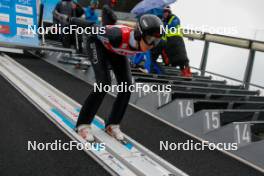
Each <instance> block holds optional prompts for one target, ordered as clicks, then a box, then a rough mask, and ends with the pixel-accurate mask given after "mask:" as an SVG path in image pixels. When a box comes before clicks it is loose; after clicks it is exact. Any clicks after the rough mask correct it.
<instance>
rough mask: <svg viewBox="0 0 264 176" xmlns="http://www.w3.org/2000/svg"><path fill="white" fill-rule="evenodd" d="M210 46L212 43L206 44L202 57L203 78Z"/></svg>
mask: <svg viewBox="0 0 264 176" xmlns="http://www.w3.org/2000/svg"><path fill="white" fill-rule="evenodd" d="M209 45H210V43H209V42H208V41H205V42H204V48H203V55H202V60H201V64H200V70H201V76H204V75H205V71H206V65H207V59H208V52H209Z"/></svg>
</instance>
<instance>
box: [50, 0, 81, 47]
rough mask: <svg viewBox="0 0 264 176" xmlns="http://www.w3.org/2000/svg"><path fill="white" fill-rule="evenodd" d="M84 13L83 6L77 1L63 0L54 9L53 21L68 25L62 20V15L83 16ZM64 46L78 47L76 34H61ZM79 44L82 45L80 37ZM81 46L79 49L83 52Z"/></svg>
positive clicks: (64, 25)
mask: <svg viewBox="0 0 264 176" xmlns="http://www.w3.org/2000/svg"><path fill="white" fill-rule="evenodd" d="M83 14H84V10H83V8H82V7H81V6H80V5H79V4H78V3H76V2H74V1H72V0H61V1H60V2H58V4H57V5H56V7H55V9H54V11H53V23H54V24H60V25H61V27H67V26H68V24H63V23H62V22H61V20H60V15H64V16H67V17H68V18H71V17H81V16H83ZM60 39H61V42H62V45H63V47H65V48H71V46H72V45H75V47H77V46H76V45H77V42H76V41H77V40H76V36H75V34H61V36H60ZM78 45H79V46H81V38H78ZM81 48H82V47H79V51H80V52H81Z"/></svg>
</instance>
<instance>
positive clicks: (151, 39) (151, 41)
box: [143, 36, 161, 46]
mask: <svg viewBox="0 0 264 176" xmlns="http://www.w3.org/2000/svg"><path fill="white" fill-rule="evenodd" d="M143 39H144V41H145V43H146V44H147V45H150V46H157V45H158V44H159V42H160V40H161V38H160V37H156V36H144V37H143Z"/></svg>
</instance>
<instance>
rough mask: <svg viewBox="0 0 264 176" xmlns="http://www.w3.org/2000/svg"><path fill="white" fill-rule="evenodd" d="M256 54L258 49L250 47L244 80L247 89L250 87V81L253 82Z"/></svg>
mask: <svg viewBox="0 0 264 176" xmlns="http://www.w3.org/2000/svg"><path fill="white" fill-rule="evenodd" d="M255 54H256V51H255V50H253V49H250V51H249V56H248V62H247V67H246V71H245V75H244V81H243V85H244V86H245V88H246V89H247V90H248V89H249V86H250V82H251V77H252V71H253V67H254V61H255Z"/></svg>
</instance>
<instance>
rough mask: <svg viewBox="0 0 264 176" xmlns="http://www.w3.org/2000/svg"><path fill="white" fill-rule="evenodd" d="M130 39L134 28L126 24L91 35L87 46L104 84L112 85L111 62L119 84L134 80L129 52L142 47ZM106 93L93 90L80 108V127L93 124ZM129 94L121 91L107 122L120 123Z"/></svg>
mask: <svg viewBox="0 0 264 176" xmlns="http://www.w3.org/2000/svg"><path fill="white" fill-rule="evenodd" d="M131 39H134V34H133V29H132V28H130V27H127V26H123V25H112V26H106V33H105V34H104V35H100V34H99V35H93V36H92V37H89V41H88V46H87V49H88V53H89V58H90V59H91V62H92V65H93V69H94V72H95V77H96V81H97V84H98V85H99V84H100V83H101V84H102V85H103V86H105V85H111V77H110V71H109V69H108V66H109V65H110V67H111V68H112V69H113V72H114V74H115V77H116V79H117V83H118V85H120V84H121V83H123V84H125V83H126V84H127V86H129V85H131V84H132V77H131V70H130V64H129V60H128V59H127V56H133V55H135V54H137V53H140V51H138V50H136V49H134V48H132V47H131V45H130V43H131ZM105 95H106V92H98V91H93V92H92V93H91V94H90V95H89V96H88V98H87V99H86V101H85V103H84V105H83V107H82V109H81V112H80V115H79V118H78V121H77V127H78V126H79V125H82V124H91V122H92V121H93V118H94V116H95V114H96V112H97V110H98V108H99V107H100V105H101V103H102V101H103V99H104V97H105ZM130 95H131V92H129V91H127V92H120V93H118V95H117V98H116V100H115V102H114V104H113V108H112V112H111V114H110V116H109V118H108V121H107V122H106V126H108V125H112V124H113V125H116V124H120V122H121V120H122V118H123V115H124V113H125V110H126V108H127V105H128V103H129V99H130Z"/></svg>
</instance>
